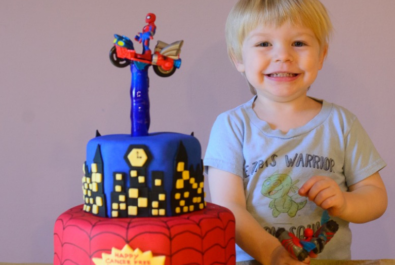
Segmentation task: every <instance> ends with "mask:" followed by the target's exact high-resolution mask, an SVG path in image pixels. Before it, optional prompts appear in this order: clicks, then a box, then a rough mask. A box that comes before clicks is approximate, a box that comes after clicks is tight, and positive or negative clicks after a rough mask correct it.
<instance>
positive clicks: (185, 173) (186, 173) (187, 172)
mask: <svg viewBox="0 0 395 265" xmlns="http://www.w3.org/2000/svg"><path fill="white" fill-rule="evenodd" d="M182 178H183V179H185V180H188V179H189V171H183V172H182Z"/></svg>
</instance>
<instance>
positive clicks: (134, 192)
mask: <svg viewBox="0 0 395 265" xmlns="http://www.w3.org/2000/svg"><path fill="white" fill-rule="evenodd" d="M138 197H139V190H138V189H133V188H132V189H129V198H138Z"/></svg>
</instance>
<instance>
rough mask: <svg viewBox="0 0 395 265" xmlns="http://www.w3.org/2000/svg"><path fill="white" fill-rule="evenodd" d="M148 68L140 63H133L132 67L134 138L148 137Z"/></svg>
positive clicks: (132, 130) (131, 114) (131, 116)
mask: <svg viewBox="0 0 395 265" xmlns="http://www.w3.org/2000/svg"><path fill="white" fill-rule="evenodd" d="M148 68H149V65H148V64H144V63H139V62H133V63H132V64H131V65H130V71H131V74H132V82H131V87H130V99H131V104H132V106H131V110H130V120H131V126H132V128H131V133H132V136H145V135H148V129H149V125H150V114H149V97H148V88H149V78H148Z"/></svg>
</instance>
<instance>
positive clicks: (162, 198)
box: [159, 193, 166, 201]
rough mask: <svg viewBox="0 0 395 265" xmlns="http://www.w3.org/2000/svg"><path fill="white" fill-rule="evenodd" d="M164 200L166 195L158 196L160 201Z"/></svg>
mask: <svg viewBox="0 0 395 265" xmlns="http://www.w3.org/2000/svg"><path fill="white" fill-rule="evenodd" d="M165 199H166V194H164V193H161V194H159V200H160V201H164V200H165Z"/></svg>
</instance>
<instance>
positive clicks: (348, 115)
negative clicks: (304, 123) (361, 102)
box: [323, 101, 357, 122]
mask: <svg viewBox="0 0 395 265" xmlns="http://www.w3.org/2000/svg"><path fill="white" fill-rule="evenodd" d="M323 102H325V104H326V105H328V106H329V107H330V108H331V116H332V117H333V118H336V119H339V120H342V121H345V122H353V121H355V120H356V119H357V116H356V115H355V114H354V113H352V112H351V111H350V110H349V109H347V108H345V107H343V106H340V105H338V104H336V103H329V102H327V101H323Z"/></svg>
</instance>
